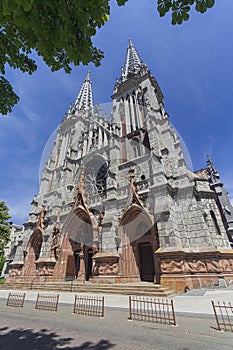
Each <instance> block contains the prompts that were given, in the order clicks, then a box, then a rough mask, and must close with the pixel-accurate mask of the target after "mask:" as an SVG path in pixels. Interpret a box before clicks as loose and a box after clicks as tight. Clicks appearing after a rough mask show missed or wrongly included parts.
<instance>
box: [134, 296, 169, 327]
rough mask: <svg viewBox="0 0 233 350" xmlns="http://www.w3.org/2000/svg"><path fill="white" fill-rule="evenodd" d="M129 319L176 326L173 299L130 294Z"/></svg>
mask: <svg viewBox="0 0 233 350" xmlns="http://www.w3.org/2000/svg"><path fill="white" fill-rule="evenodd" d="M129 320H137V321H146V322H155V323H164V324H171V325H174V326H176V317H175V311H174V304H173V300H167V299H166V300H164V299H155V298H148V297H132V296H130V297H129Z"/></svg>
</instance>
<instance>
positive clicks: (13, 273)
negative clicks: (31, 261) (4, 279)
mask: <svg viewBox="0 0 233 350" xmlns="http://www.w3.org/2000/svg"><path fill="white" fill-rule="evenodd" d="M21 275H22V270H19V269H11V270H10V271H9V276H11V277H15V276H21Z"/></svg>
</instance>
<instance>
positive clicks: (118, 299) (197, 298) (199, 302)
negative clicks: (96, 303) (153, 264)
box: [0, 287, 233, 315]
mask: <svg viewBox="0 0 233 350" xmlns="http://www.w3.org/2000/svg"><path fill="white" fill-rule="evenodd" d="M14 291H15V292H16V290H14ZM20 291H21V292H22V290H20ZM38 292H39V291H38V290H25V293H26V300H27V301H35V300H36V297H37V294H38ZM41 293H45V294H58V293H59V295H60V298H59V303H62V304H73V303H74V296H75V294H77V293H71V292H56V291H51V292H49V291H42V292H41ZM8 294H9V290H3V289H2V290H0V298H3V299H6V298H7V297H8ZM78 294H82V295H88V293H78ZM102 296H104V298H105V306H106V307H108V308H118V309H127V308H128V305H129V297H128V296H125V295H116V294H102ZM168 299H169V298H168ZM172 299H173V301H174V306H175V311H176V312H177V313H182V314H200V315H213V308H212V305H211V300H214V301H226V302H228V301H231V302H233V287H231V288H222V289H212V290H207V289H201V290H193V291H191V292H189V293H185V294H180V295H177V296H174V297H173V298H172Z"/></svg>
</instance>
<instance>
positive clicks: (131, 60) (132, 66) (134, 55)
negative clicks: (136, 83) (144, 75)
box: [122, 39, 143, 78]
mask: <svg viewBox="0 0 233 350" xmlns="http://www.w3.org/2000/svg"><path fill="white" fill-rule="evenodd" d="M142 64H143V62H142V60H141V58H140V57H139V54H138V52H137V50H136V48H135V46H134V44H133V43H132V40H131V39H129V45H128V48H127V52H126V60H125V66H124V68H123V69H122V78H124V77H125V78H127V77H128V75H130V74H135V73H137V72H138V71H139V69H140V68H141V67H142Z"/></svg>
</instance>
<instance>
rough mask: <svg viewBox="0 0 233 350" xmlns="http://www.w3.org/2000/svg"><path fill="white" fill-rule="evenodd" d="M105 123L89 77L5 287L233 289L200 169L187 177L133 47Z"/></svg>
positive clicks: (225, 245) (216, 212)
mask: <svg viewBox="0 0 233 350" xmlns="http://www.w3.org/2000/svg"><path fill="white" fill-rule="evenodd" d="M112 100H113V102H112V106H111V112H110V113H109V115H104V108H101V107H99V106H95V105H94V104H93V100H92V87H91V81H90V75H89V73H88V75H87V77H86V79H85V81H84V83H83V85H82V88H81V90H80V93H79V95H78V97H77V99H76V102H75V104H74V106H70V108H69V111H68V113H67V115H65V117H64V119H63V121H62V122H61V124H60V127H59V130H58V132H57V136H56V140H55V142H54V147H53V150H52V153H51V155H50V157H49V159H48V161H47V163H46V165H45V168H44V171H43V177H42V180H41V185H40V190H39V193H38V195H37V196H35V197H34V199H33V201H32V209H31V212H30V214H29V219H28V221H27V222H26V223H25V224H24V228H25V231H24V236H23V239H22V240H21V241H20V243H19V245H18V249H17V252H16V255H15V259H14V261H13V263H12V264H11V272H10V275H11V277H10V278H9V281H10V280H12V279H16V280H18V281H20V280H33V279H38V280H44V281H61V280H67V279H76V280H78V281H86V280H89V281H91V282H93V283H124V282H139V281H148V282H154V283H163V284H164V285H166V286H168V287H170V288H172V289H174V290H176V291H184V290H187V289H192V288H200V287H204V286H213V285H216V284H219V281H220V280H222V279H224V280H225V281H226V283H231V282H232V281H233V250H232V249H231V246H230V243H229V239H228V236H227V233H226V226H225V225H224V221H223V216H222V215H221V210H220V206H219V201H218V198H217V195H216V191H215V190H214V189H213V186H210V179H209V177H208V176H209V175H208V172H207V170H204V171H199V172H196V173H193V172H191V171H190V170H188V169H187V166H186V161H185V157H184V154H183V150H182V144H181V141H180V138H179V137H178V135H177V133H176V130H175V129H174V128H173V127H172V126H171V124H170V122H169V116H168V114H167V112H166V110H165V107H164V104H163V94H162V92H161V90H160V87H159V85H158V83H157V81H156V79H155V78H154V77H153V76H152V75H151V72H150V71H149V69H148V68H147V66H146V65H145V64H144V63H143V62H142V61H141V59H140V57H139V55H138V53H137V51H136V49H135V47H134V45H133V44H132V42H131V40H130V41H129V45H128V48H127V54H126V62H125V65H124V68H123V69H122V74H121V77H120V79H119V80H117V81H116V84H115V86H114V91H113V95H112Z"/></svg>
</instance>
